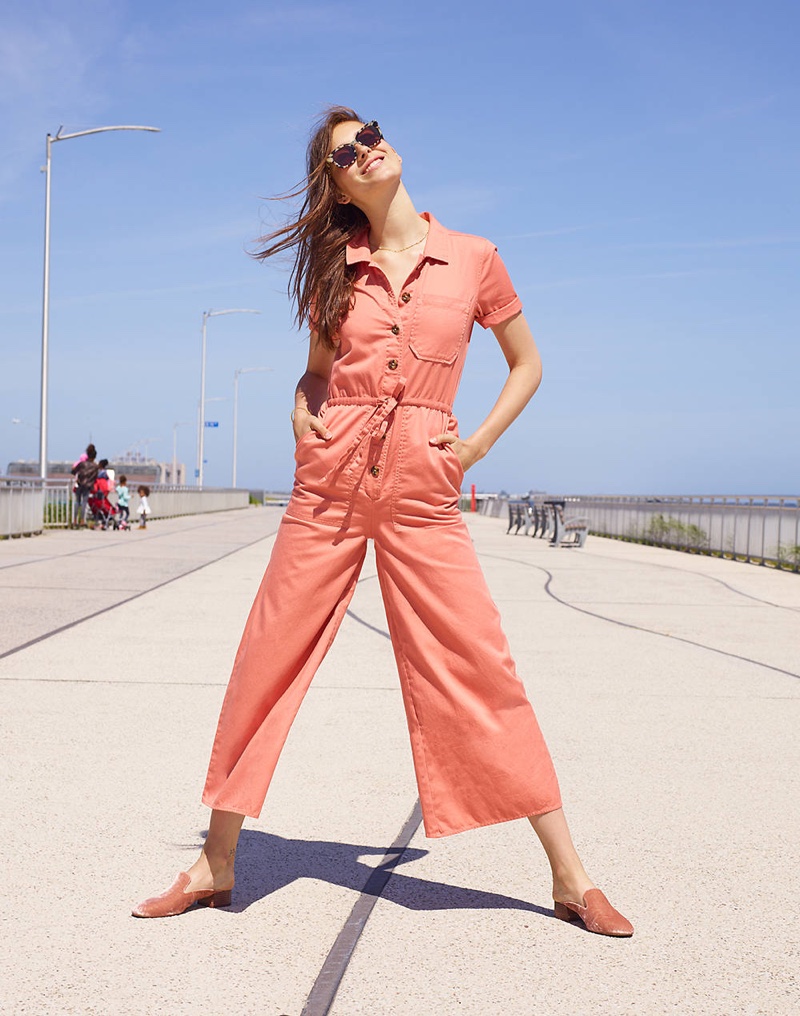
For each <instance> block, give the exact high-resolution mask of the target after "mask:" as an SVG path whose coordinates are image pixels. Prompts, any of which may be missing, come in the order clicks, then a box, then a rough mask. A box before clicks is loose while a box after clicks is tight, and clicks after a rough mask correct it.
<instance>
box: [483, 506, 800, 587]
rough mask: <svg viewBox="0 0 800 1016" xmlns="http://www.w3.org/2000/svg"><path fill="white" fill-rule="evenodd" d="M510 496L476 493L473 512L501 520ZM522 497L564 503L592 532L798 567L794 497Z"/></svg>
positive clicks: (799, 537)
mask: <svg viewBox="0 0 800 1016" xmlns="http://www.w3.org/2000/svg"><path fill="white" fill-rule="evenodd" d="M509 500H513V501H518V500H520V498H519V496H515V497H513V498H508V497H506V496H500V495H494V494H483V495H481V494H479V495H478V511H479V512H481V513H482V514H484V515H490V516H494V517H499V516H503V517H504V518H505V517H506V516H507V514H508V508H507V505H508V501H509ZM524 500H527V501H529V502H530V503H532V504H538V505H541V504H543V503H544V502H547V501H557V502H563V504H564V514H565V516H566V517H567V518H569V517H570V516H574V515H581V516H584V517H586V518H588V519H589V532H590V533H591V534H592V535H594V536H609V537H614V538H616V539H621V540H632V541H635V542H637V543H646V544H652V545H653V546H658V547H668V548H670V549H673V550H684V551H692V552H694V553H701V554H713V555H715V556H718V557H727V558H731V559H734V560H738V561H746V562H749V563H754V564H761V565H772V566H774V567H777V568H784V569H787V570H789V571H795V572H797V571H800V497H798V496H789V495H784V496H778V495H774V496H773V495H757V494H731V495H707V494H678V495H665V496H662V495H658V496H656V495H653V496H644V495H642V496H630V497H624V496H618V495H611V494H608V495H593V496H587V495H583V494H581V495H560V496H553V495H550V494H530V495H527V496H526V497H525V498H524Z"/></svg>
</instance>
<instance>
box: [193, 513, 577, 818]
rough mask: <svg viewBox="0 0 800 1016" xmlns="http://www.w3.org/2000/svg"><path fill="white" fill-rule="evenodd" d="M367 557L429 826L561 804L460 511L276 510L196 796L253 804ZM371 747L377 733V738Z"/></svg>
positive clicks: (225, 805)
mask: <svg viewBox="0 0 800 1016" xmlns="http://www.w3.org/2000/svg"><path fill="white" fill-rule="evenodd" d="M369 537H371V538H372V539H374V541H375V552H376V562H377V568H378V574H379V579H380V584H381V590H382V593H383V598H384V603H385V607H386V614H387V618H388V621H389V628H390V634H391V638H392V645H393V647H394V652H395V657H396V661H397V667H398V671H399V676H400V684H401V689H402V694H403V701H404V704H405V711H406V717H407V720H408V728H409V732H410V735H411V747H412V752H413V759H414V767H415V771H416V776H417V783H418V786H419V794H420V801H421V804H422V812H423V818H424V824H425V832H426V834H427V835H428V836H431V837H436V836H446V835H449V834H451V833H456V832H460V831H462V830H465V829H470V828H474V827H477V826H482V825H489V824H491V823H495V822H503V821H507V820H509V819H514V818H521V817H523V816H526V815H532V814H542V813H545V812H548V811H553V810H555V809H556V808H559V807H560V806H561V799H560V795H559V789H558V782H557V779H556V774H555V771H554V769H553V765H552V762H551V759H550V755H549V752H548V750H547V747H546V745H545V742H544V739H543V737H542V734H541V731H540V729H539V725H538V723H537V720H536V717H535V715H534V712H533V709H532V707H531V705H530V703H529V701H528V699H527V697H526V694H525V690H524V688H523V685H522V682H521V681H520V679H519V677H518V676H517V674H516V671H515V668H514V663H513V661H512V659H511V656H510V653H509V649H508V644H507V641H506V638H505V635H504V634H503V631H502V628H501V625H500V617H499V613H498V610H497V607H496V606H495V604H494V602H493V601H492V599H491V597H490V595H489V591H488V588H487V586H486V582H485V579H484V577H483V573H482V571H481V568H480V565H479V563H478V560H477V556H476V554H475V550H474V547H473V545H472V541H471V539H470V536H469V532H468V530H467V527H466V525H465V523H464V522H463V521H462V520H459V521H457V522H454V523H451V524H447V525H442V526H419V527H404V526H397V525H395V524H393V522H392V520H391V519H388V518H387V519H386V520H385V521H384V522H380V521H377V522H375V523H374V524H373V525H372V526H371V527H370V531H369V532H367V530H366V528H365V527H364V526H360V525H358V524H356V522H355V521H353V522H351V525H349V526H348V527H347V528H336V527H332V526H330V525H325V524H321V523H319V522H317V521H314V520H312V519H302V518H294V517H292V516H291V515H286V516H284V518H283V520H282V522H281V525H280V529H279V532H278V535H277V539H276V543H275V546H274V548H273V552H272V556H271V559H270V562H269V566H268V568H267V571H266V574H265V576H264V579H263V581H262V584H261V587H260V589H259V592H258V594H257V596H256V599H255V602H254V604H253V607H252V610H251V613H250V616H249V618H248V621H247V624H246V627H245V630H244V634H243V636H242V641H241V644H240V647H239V650H238V653H237V656H236V660H235V663H234V667H233V673H232V675H231V680H230V684H229V686H228V690H227V693H226V695H225V700H224V703H223V706H222V712H221V714H220V718H219V724H218V728H217V734H216V738H215V741H214V747H213V750H212V754H211V762H210V765H209V771H208V777H207V780H206V785H205V790H204V793H203V801H204V803H205V804H207V805H209V806H210V807H212V808H217V809H221V810H223V811H232V812H238V813H240V814H245V815H249V816H252V817H257V816H258V815H259V814H260V811H261V808H262V805H263V803H264V799H265V796H266V793H267V789H268V787H269V783H270V780H271V778H272V775H273V772H274V770H275V766H276V764H277V761H278V756H279V755H280V752H281V749H282V747H283V744H284V742H285V740H286V737H287V734H288V732H289V728H290V726H291V724H292V721H293V719H294V717H295V715H296V713H297V710H298V708H299V706H300V703H301V701H302V699H303V696H304V695H305V692H306V690H307V689H308V686H309V684H310V682H311V679H312V677H313V676H314V673H315V671H316V670H317V668H318V667H319V665H320V663H321V662H322V660H323V658H324V656H325V654H326V652H327V650H328V648H329V647H330V645H331V643H332V642H333V639H334V636H335V635H336V632H337V630H338V628H339V625H340V623H341V621H342V618H343V617H344V614H345V611H346V610H347V606H348V604H349V602H350V599H351V597H352V595H353V591H354V589H355V586H356V582H357V581H358V576H359V572H360V570H361V567H362V564H363V561H364V556H365V552H366V545H367V539H368V538H369ZM376 750H378V749H377V746H376Z"/></svg>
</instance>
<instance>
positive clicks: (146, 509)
mask: <svg viewBox="0 0 800 1016" xmlns="http://www.w3.org/2000/svg"><path fill="white" fill-rule="evenodd" d="M136 493H137V494H138V495H139V507H138V508H137V509H136V511H137V512H138V513H139V528H140V529H147V516H148V515H149V514H150V505H149V504H148V503H147V499H148V497H150V488H149V487H146V486H145V485H144V484H142V486H141V487H139V489H138V490H137V491H136Z"/></svg>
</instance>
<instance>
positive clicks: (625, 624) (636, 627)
mask: <svg viewBox="0 0 800 1016" xmlns="http://www.w3.org/2000/svg"><path fill="white" fill-rule="evenodd" d="M479 556H480V557H487V558H494V559H495V560H496V561H508V562H510V563H511V564H519V565H522V566H523V567H525V568H534V569H535V570H536V571H540V572H544V574H545V575H546V576H547V581H546V582H545V584H544V591H545V592H546V593H547V595H548V596H549V597H550V598H551V599H552V600H555V601H556V603H560V604H561V605H562V606H563V607H569V609H570V610H576V611H577V612H578V613H579V614H587V615H588V616H589V617H596V618H598V619H599V620H601V621H607V622H608V623H609V624H615V625H618V626H619V627H620V628H630V629H632V630H633V631H641V632H645V633H646V634H648V635H658V637H659V638H664V639H669V640H670V641H671V642H683V643H685V644H686V645H687V646H694V647H695V648H697V649H705V650H707V651H708V652H709V653H716V654H717V655H719V656H726V657H727V658H728V659H732V660H741V661H742V662H743V663H752V664H754V665H755V666H756V667H763V668H764V669H765V670H771V671H773V673H776V674H783V675H785V676H786V677H794V678H796V679H800V674H796V673H794V671H791V670H785V669H784V668H783V667H776V666H774V665H773V664H771V663H765V662H764V661H763V660H754V659H752V658H751V657H749V656H740V655H739V654H738V653H729V652H728V651H727V650H726V649H718V648H717V647H716V646H709V645H707V644H706V643H705V642H696V641H695V640H694V639H687V638H684V636H683V635H672V634H671V633H670V632H665V631H659V630H658V629H657V628H645V627H644V626H643V625H640V624H631V623H630V622H629V621H620V620H618V619H617V618H616V617H608V615H606V614H600V613H599V612H598V611H595V610H586V608H585V607H578V606H576V605H575V604H574V603H570V602H569V600H564V599H562V597H560V596H557V595H556V593H554V592H553V590H552V589H551V588H550V583H551V582H553V580H554V576H553V573H552V572H550V571H548V570H547V568H545V567H544V566H543V565H540V564H533V563H532V562H531V561H519V560H517V559H515V558H513V557H501V556H500V555H499V554H480V555H479ZM723 584H724V583H723ZM735 591H736V590H734V592H735ZM742 595H747V594H746V593H743V594H742ZM752 599H756V597H752ZM762 602H764V603H766V602H767V601H766V600H764V601H762ZM773 606H774V604H773ZM788 609H791V608H788Z"/></svg>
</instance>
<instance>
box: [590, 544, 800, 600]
mask: <svg viewBox="0 0 800 1016" xmlns="http://www.w3.org/2000/svg"><path fill="white" fill-rule="evenodd" d="M591 556H592V557H601V558H602V559H603V560H604V561H614V562H616V563H617V564H619V563H620V559H619V558H618V557H612V556H611V555H610V554H595V553H594V551H592V554H591ZM623 563H624V562H623ZM637 563H638V564H644V565H645V567H646V568H664V569H666V570H667V571H676V572H680V573H681V574H682V575H696V576H698V578H704V579H708V580H709V581H711V582H718V583H719V584H720V585H721V586H724V587H725V588H726V589H730V591H731V592H732V593H736V595H737V596H744V597H746V598H747V599H748V600H755V601H756V603H766V604H767V605H768V606H769V607H777V608H778V610H791V611H792V613H794V614H800V607H790V606H788V605H787V604H785V603H775V602H774V600H765V599H764V598H763V597H761V596H753V594H752V593H744V592H742V590H741V589H737V588H736V586H732V585H731V584H730V583H729V582H725V581H724V580H723V579H718V578H717V577H716V575H709V574H708V573H707V572H701V571H698V572H693V571H687V570H686V569H685V568H678V567H677V565H674V564H662V563H661V562H660V561H646V562H641V561H640V562H637ZM785 574H788V575H790V574H791V572H786V573H785Z"/></svg>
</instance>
